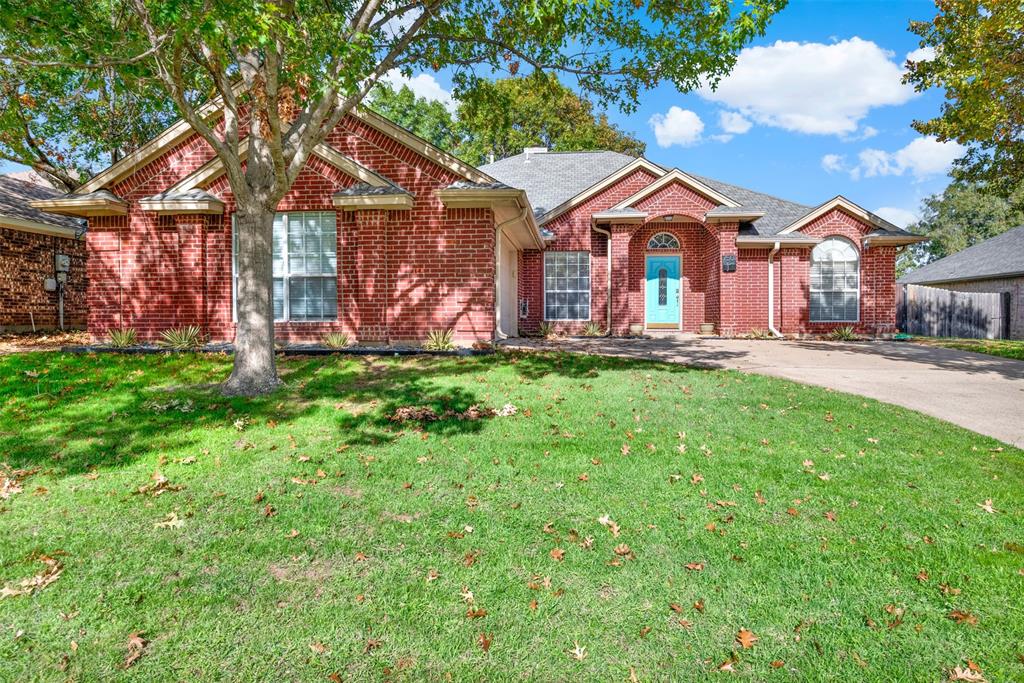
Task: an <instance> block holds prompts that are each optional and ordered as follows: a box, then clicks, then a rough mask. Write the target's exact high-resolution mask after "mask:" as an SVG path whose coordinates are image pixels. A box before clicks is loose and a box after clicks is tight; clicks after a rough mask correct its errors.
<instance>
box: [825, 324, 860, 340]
mask: <svg viewBox="0 0 1024 683" xmlns="http://www.w3.org/2000/svg"><path fill="white" fill-rule="evenodd" d="M828 338H829V339H831V340H832V341H857V340H858V339H860V337H858V336H857V333H856V332H854V331H853V326H852V325H845V326H843V327H837V328H836V329H834V330H832V331H831V332H829V333H828Z"/></svg>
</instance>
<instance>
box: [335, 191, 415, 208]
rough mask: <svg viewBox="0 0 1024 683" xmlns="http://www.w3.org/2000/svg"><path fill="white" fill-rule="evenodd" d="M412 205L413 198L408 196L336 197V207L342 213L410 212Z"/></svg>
mask: <svg viewBox="0 0 1024 683" xmlns="http://www.w3.org/2000/svg"><path fill="white" fill-rule="evenodd" d="M412 203H413V199H412V197H411V196H409V195H407V194H381V195H365V196H361V197H360V196H351V197H349V196H344V197H334V206H336V207H337V208H339V209H341V210H342V211H359V210H361V209H376V210H379V211H383V210H386V209H387V210H392V211H408V210H409V209H411V208H412Z"/></svg>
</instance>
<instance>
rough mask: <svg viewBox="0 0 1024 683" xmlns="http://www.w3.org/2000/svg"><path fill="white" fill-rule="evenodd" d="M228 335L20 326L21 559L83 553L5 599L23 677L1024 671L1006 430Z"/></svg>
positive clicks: (0, 439)
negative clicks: (237, 343)
mask: <svg viewBox="0 0 1024 683" xmlns="http://www.w3.org/2000/svg"><path fill="white" fill-rule="evenodd" d="M229 362H230V361H229V359H227V358H224V357H192V356H184V355H179V356H147V357H138V356H134V357H131V356H111V355H105V356H93V357H91V356H71V355H60V354H46V353H35V354H24V355H18V356H7V357H2V358H0V461H3V460H6V461H7V463H8V464H9V467H10V468H16V469H30V470H32V469H35V468H41V469H40V470H39V471H38V472H36V473H34V474H30V475H28V476H27V477H24V479H23V480H22V481H21V483H20V488H21V492H20V493H14V492H13V491H16V490H17V488H18V487H14V488H12V487H11V486H10V483H8V495H9V498H8V499H7V500H2V499H0V588H2V587H3V586H4V585H6V586H8V587H10V588H13V589H17V588H18V587H19V585H20V582H21V581H22V580H24V579H28V578H30V577H32V576H33V575H37V574H40V575H41V576H43V577H44V579H43V580H42V582H43V583H46V582H47V581H48V580H50V579H52V578H53V574H54V573H55V572H57V571H58V570H59V571H60V573H59V576H57V578H56V580H52V581H51V582H50V583H49V584H48V585H46V586H44V587H42V588H40V589H38V590H36V591H35V592H34V593H32V594H27V595H17V596H13V597H9V598H7V599H2V600H0V662H3V664H2V667H3V668H2V669H0V679H3V680H17V681H31V680H54V681H64V680H80V681H94V680H108V679H112V678H118V679H119V680H134V681H164V680H167V681H181V680H213V679H220V680H227V679H230V680H244V681H330V680H345V681H359V680H395V681H399V680H410V681H412V680H455V681H465V680H488V681H504V680H580V681H586V680H601V681H606V680H608V681H625V680H628V679H629V677H630V675H631V671H633V672H635V676H636V678H637V679H638V680H641V681H654V680H662V681H668V680H671V681H679V680H694V679H703V678H711V679H722V680H726V679H729V678H732V677H735V678H737V679H744V680H751V681H773V680H826V679H827V680H849V681H894V680H901V681H904V680H919V681H938V680H945V679H946V677H947V676H948V673H949V671H950V670H951V669H952V668H953V667H957V666H959V667H966V666H967V661H968V660H972V661H973V662H974V663H976V665H977V666H978V667H980V668H981V669H982V670H983V671H984V676H985V677H986V678H987V679H988V680H990V681H1007V680H1024V603H1022V600H1021V596H1022V595H1024V573H1022V572H1024V496H1022V493H1021V492H1022V491H1024V452H1022V451H1019V450H1015V449H1012V448H1009V447H1006V448H1003V447H1001V445H1000V444H999V443H998V442H996V441H994V440H992V439H990V438H987V437H983V436H979V435H977V434H972V433H970V432H967V431H964V430H962V429H959V428H956V427H953V426H950V425H948V424H945V423H941V422H939V421H937V420H934V419H931V418H928V417H924V416H922V415H919V414H916V413H912V412H909V411H906V410H903V409H900V408H896V407H893V406H889V405H884V404H880V403H877V402H875V401H870V400H867V399H863V398H859V397H855V396H849V395H843V394H839V393H834V392H829V391H826V390H823V389H818V388H812V387H807V386H801V385H797V384H793V383H789V382H785V381H782V380H777V379H772V378H767V377H759V376H748V375H741V374H737V373H732V372H718V371H715V372H712V371H701V370H692V369H686V368H683V367H679V366H671V365H661V364H654V363H642V362H636V361H626V360H616V359H604V358H597V357H581V356H568V355H522V356H506V355H500V356H493V357H478V358H470V359H449V358H445V359H437V358H433V359H431V358H424V359H402V358H393V359H379V358H374V359H359V358H356V359H352V358H343V357H330V358H315V359H292V360H286V361H282V368H281V369H282V374H283V375H284V376H285V377H286V379H287V382H288V386H287V387H286V388H285V389H283V390H282V391H280V392H279V393H277V394H275V395H274V396H272V397H270V398H266V399H261V400H254V401H248V400H242V399H232V400H226V399H224V398H222V397H220V396H219V394H217V393H216V390H215V388H213V387H212V386H211V385H209V384H205V383H210V382H216V381H218V380H220V379H222V378H224V377H225V376H226V373H227V371H228V368H229ZM506 404H511V405H514V406H515V407H516V408H517V414H515V415H510V416H487V415H485V416H483V417H480V418H479V419H469V418H470V417H471V415H467V414H465V413H466V411H467V409H468V408H470V406H473V405H480V406H484V407H488V408H501V407H503V406H505V405H506ZM408 406H426V407H429V408H431V409H432V410H433V411H435V412H436V413H439V414H444V413H445V411H453V412H454V413H463V414H462V415H456V416H449V417H447V418H444V419H440V420H437V421H433V422H426V423H424V424H423V425H422V426H421V425H420V424H419V423H417V422H405V423H396V422H392V421H389V420H388V416H389V415H393V414H394V413H395V411H396V410H397V409H398V408H401V407H408ZM156 472H159V473H160V474H161V475H162V476H163V477H166V481H155V480H154V479H153V476H154V474H155V473H156ZM6 474H7V476H11V475H12V472H11V470H10V469H8V470H6ZM22 475H23V473H22ZM22 475H19V476H22ZM2 478H3V474H0V479H2ZM0 483H2V482H0ZM140 487H148V488H146V489H145V490H144V491H143V492H141V493H140V492H139V489H140ZM179 487H180V488H179ZM157 493H159V495H155V494H157ZM986 501H991V503H990V504H987V503H986ZM986 505H990V507H989V509H990V510H993V512H988V511H986V509H985V506H986ZM604 516H607V518H605V519H604V520H603V523H602V521H599V520H600V519H601V518H603V517H604ZM176 520H177V521H176ZM168 521H169V522H170V524H168V525H165V526H163V527H157V526H156V525H157V524H158V523H160V522H168ZM613 531H618V535H617V536H616V535H614V534H613ZM559 551H560V552H559ZM41 556H45V557H48V558H52V559H51V560H50V564H46V563H45V562H41V561H40V557H41ZM558 558H560V559H558ZM55 563H57V564H55ZM688 565H689V568H688ZM47 572H49V574H47ZM47 577H48V578H47ZM470 598H471V602H470ZM951 614H953V615H954V616H958V617H959V618H958V619H954V618H951V616H950V615H951ZM741 629H747V630H749V631H751V632H753V634H754V635H755V636H756V638H757V640H756V642H754V643H753V646H752V647H750V648H749V649H744V648H743V647H741V646H740V645H739V644H738V643H737V642H736V637H737V634H738V633H739V632H740V630H741ZM132 634H141V635H138V636H137V637H135V638H134V645H130V639H131V636H132ZM481 634H484V637H483V641H484V642H485V643H486V644H488V648H487V649H486V650H485V648H484V647H482V645H481ZM577 646H578V649H576V653H577V654H576V655H575V656H573V654H572V653H573V651H574V648H577ZM126 661H127V662H129V663H130V666H128V667H127V668H125V663H126ZM730 661H731V662H732V664H731V668H733V669H734V673H731V674H730V673H720V672H718V671H717V669H718V668H719V667H720V666H722V665H723V664H727V663H729V662H730ZM449 676H450V678H449Z"/></svg>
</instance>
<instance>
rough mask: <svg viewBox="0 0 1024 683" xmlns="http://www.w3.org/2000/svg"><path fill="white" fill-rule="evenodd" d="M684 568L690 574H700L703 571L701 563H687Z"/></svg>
mask: <svg viewBox="0 0 1024 683" xmlns="http://www.w3.org/2000/svg"><path fill="white" fill-rule="evenodd" d="M686 568H687V569H689V570H690V571H691V572H702V571H704V563H703V562H689V563H687V564H686Z"/></svg>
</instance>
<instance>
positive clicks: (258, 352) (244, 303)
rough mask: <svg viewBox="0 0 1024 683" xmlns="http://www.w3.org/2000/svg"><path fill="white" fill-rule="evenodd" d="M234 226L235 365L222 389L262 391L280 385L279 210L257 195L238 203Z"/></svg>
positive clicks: (247, 393)
mask: <svg viewBox="0 0 1024 683" xmlns="http://www.w3.org/2000/svg"><path fill="white" fill-rule="evenodd" d="M235 230H237V231H238V247H237V252H236V259H237V266H236V267H237V272H238V286H237V295H236V299H235V307H236V310H237V316H238V326H237V328H236V331H235V366H234V369H233V370H232V371H231V376H230V377H228V379H227V381H226V382H224V384H223V386H222V387H221V390H222V391H223V393H224V394H225V395H227V396H258V395H261V394H268V393H270V392H272V391H273V390H274V389H276V388H277V387H279V386H280V385H281V380H280V379H279V378H278V376H277V366H276V364H275V362H274V302H273V260H272V259H273V232H274V210H273V209H268V208H266V204H265V203H262V202H259V201H258V200H255V201H254V200H249V201H246V202H244V203H239V205H238V210H237V211H236V213H235Z"/></svg>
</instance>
